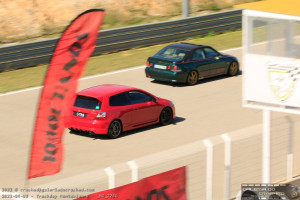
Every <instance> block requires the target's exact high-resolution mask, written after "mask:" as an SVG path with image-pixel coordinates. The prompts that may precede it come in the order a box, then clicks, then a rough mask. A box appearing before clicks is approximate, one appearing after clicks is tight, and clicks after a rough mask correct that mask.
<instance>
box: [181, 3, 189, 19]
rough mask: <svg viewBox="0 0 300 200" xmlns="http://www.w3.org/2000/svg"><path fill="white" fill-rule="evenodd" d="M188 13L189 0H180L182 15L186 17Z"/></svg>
mask: <svg viewBox="0 0 300 200" xmlns="http://www.w3.org/2000/svg"><path fill="white" fill-rule="evenodd" d="M189 15H190V0H182V17H183V18H186V17H189Z"/></svg>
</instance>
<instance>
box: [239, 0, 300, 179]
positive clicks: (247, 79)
mask: <svg viewBox="0 0 300 200" xmlns="http://www.w3.org/2000/svg"><path fill="white" fill-rule="evenodd" d="M236 7H238V8H245V10H243V25H242V28H243V51H244V52H243V105H244V106H245V107H252V108H259V109H263V124H264V128H263V178H262V182H263V183H270V180H271V179H270V167H271V165H270V163H271V160H270V158H271V154H270V152H271V151H270V149H271V140H270V138H271V130H270V127H271V112H270V111H280V112H287V113H294V114H300V12H299V8H300V1H297V0H285V1H282V0H265V1H258V2H253V3H248V4H242V5H238V6H236ZM291 162H292V161H291Z"/></svg>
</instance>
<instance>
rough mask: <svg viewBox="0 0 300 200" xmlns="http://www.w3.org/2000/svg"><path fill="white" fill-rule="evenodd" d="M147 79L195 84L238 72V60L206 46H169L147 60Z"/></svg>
mask: <svg viewBox="0 0 300 200" xmlns="http://www.w3.org/2000/svg"><path fill="white" fill-rule="evenodd" d="M145 72H146V77H148V78H152V79H155V80H160V81H171V82H183V83H187V84H188V85H195V84H196V83H197V81H198V80H199V79H203V78H208V77H213V76H218V75H222V74H227V75H229V76H235V75H237V74H238V73H239V62H238V59H237V58H236V57H234V56H231V55H225V54H222V53H220V52H218V51H217V50H215V49H213V48H212V47H210V46H207V45H198V44H191V43H176V44H171V45H168V46H166V47H165V48H163V49H162V50H160V51H159V52H158V53H156V54H155V55H154V56H152V57H149V58H148V60H147V63H146V69H145Z"/></svg>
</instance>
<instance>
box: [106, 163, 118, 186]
mask: <svg viewBox="0 0 300 200" xmlns="http://www.w3.org/2000/svg"><path fill="white" fill-rule="evenodd" d="M104 171H105V173H106V174H107V176H108V189H112V188H115V187H116V179H115V172H114V170H113V169H112V168H111V167H106V168H105V169H104Z"/></svg>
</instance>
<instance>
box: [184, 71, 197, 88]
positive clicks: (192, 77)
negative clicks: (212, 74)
mask: <svg viewBox="0 0 300 200" xmlns="http://www.w3.org/2000/svg"><path fill="white" fill-rule="evenodd" d="M197 81H198V73H197V72H196V71H194V70H193V71H191V72H190V73H189V75H188V77H187V81H186V82H187V84H188V85H195V84H196V83H197Z"/></svg>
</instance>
